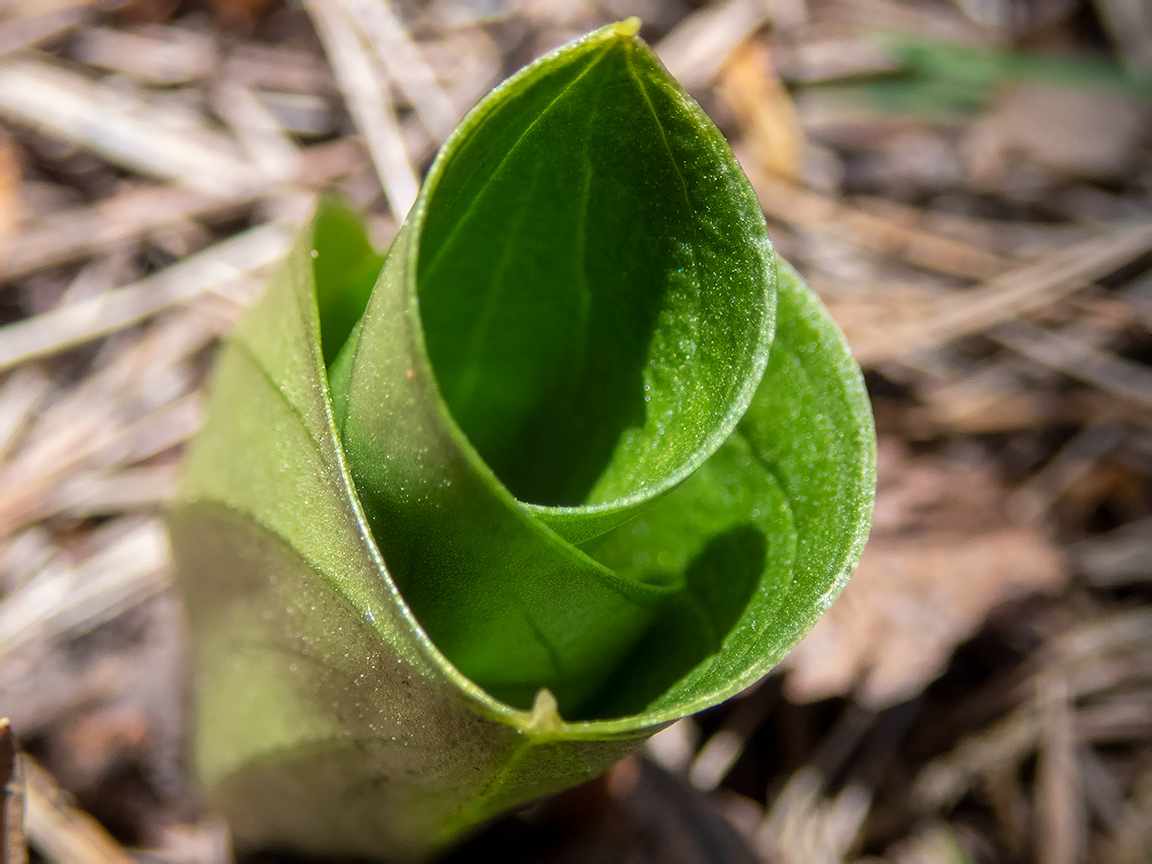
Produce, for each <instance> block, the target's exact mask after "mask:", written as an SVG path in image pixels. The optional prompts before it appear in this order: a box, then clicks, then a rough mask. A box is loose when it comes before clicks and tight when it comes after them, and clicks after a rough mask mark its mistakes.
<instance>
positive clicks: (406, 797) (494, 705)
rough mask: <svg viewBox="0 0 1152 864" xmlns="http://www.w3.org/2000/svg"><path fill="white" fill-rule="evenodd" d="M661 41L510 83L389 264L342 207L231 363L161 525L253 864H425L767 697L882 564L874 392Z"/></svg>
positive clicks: (310, 235)
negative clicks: (865, 572)
mask: <svg viewBox="0 0 1152 864" xmlns="http://www.w3.org/2000/svg"><path fill="white" fill-rule="evenodd" d="M637 27H638V23H637V22H635V21H634V20H632V21H628V22H624V23H621V24H615V25H611V26H608V27H604V28H602V29H600V30H597V31H596V32H594V33H592V34H590V35H588V36H586V37H584V38H582V39H579V40H577V41H575V42H572V43H571V44H569V45H566V46H564V47H562V48H560V49H559V50H557V51H555V52H553V53H552V54H549V55H548V56H546V57H544V58H542V59H540V60H538V61H537V62H535V63H533V64H532V65H530V66H528V67H527V68H526V69H524V70H522V71H521V72H519V73H517V74H516V75H514V76H513V77H512V78H511V79H509V80H508V81H506V82H505V83H504V84H502V85H501V86H499V87H498V88H496V90H494V91H493V92H492V93H490V94H489V95H488V96H487V97H486V98H485V99H484V100H483V101H482V102H481V103H480V104H479V105H478V106H477V107H476V108H475V109H474V110H473V111H472V112H471V113H470V114H469V115H468V116H467V117H466V118H465V119H464V121H463V122H462V123H461V125H460V127H459V129H457V130H456V132H455V133H454V134H453V135H452V137H451V138H450V139H449V140H448V142H447V143H446V144H445V145H444V147H443V149H442V150H441V151H440V154H439V155H438V156H437V158H436V160H435V162H434V164H433V165H432V168H431V170H430V172H429V174H428V177H427V180H426V181H425V184H424V187H423V189H422V191H421V193H420V196H419V199H418V201H417V202H416V205H415V207H414V208H413V210H412V213H411V214H410V215H409V217H408V219H407V221H406V222H405V223H404V225H403V227H402V228H401V229H400V232H399V234H398V235H397V236H396V239H395V241H394V242H393V244H392V247H391V249H390V250H389V252H388V254H387V256H380V255H378V254H377V253H376V252H375V251H374V250H373V249H372V247H371V246H370V245H369V243H368V241H367V239H366V237H365V233H364V229H363V227H362V225H361V223H360V221H359V219H358V218H357V217H356V216H355V215H353V214H352V213H351V212H349V211H348V210H346V209H344V208H343V207H342V206H341V205H340V204H338V203H336V202H335V201H332V200H329V201H325V202H324V203H322V204H321V205H320V208H319V211H318V212H317V214H316V216H315V217H314V219H313V220H312V222H311V224H310V225H309V226H308V227H307V229H306V230H305V231H304V232H303V234H302V236H301V238H300V240H299V242H298V243H297V244H296V246H295V248H294V250H293V251H292V252H291V254H290V255H289V256H288V258H287V260H286V261H285V262H284V264H283V266H281V267H280V268H279V270H278V271H277V273H276V274H275V275H274V277H273V278H272V279H271V281H270V284H269V286H268V289H267V293H266V295H265V297H264V299H263V300H262V301H261V302H260V304H259V305H258V306H256V307H255V308H254V309H253V310H252V311H251V313H250V314H249V315H248V316H247V318H246V320H245V321H244V322H243V323H242V324H241V326H240V327H239V329H238V330H237V331H236V333H235V335H234V337H233V338H232V339H231V341H230V343H229V345H228V346H227V348H226V349H225V350H224V351H223V353H222V355H221V357H220V359H219V362H218V365H217V368H216V372H215V376H214V380H213V384H212V396H211V404H210V411H209V421H208V424H207V426H206V427H205V429H204V431H203V432H202V433H201V434H200V436H199V438H198V439H197V441H196V442H195V444H194V446H193V447H192V450H191V453H190V455H189V458H188V463H187V471H186V476H185V479H184V485H183V489H182V492H181V494H180V497H179V499H178V501H177V502H176V504H175V506H174V507H173V509H172V511H171V514H170V519H169V524H170V529H171V536H172V543H173V548H174V551H175V555H176V559H177V563H178V570H179V578H180V582H181V585H182V588H183V591H184V594H185V597H186V599H187V608H188V613H189V617H190V620H191V626H192V633H193V638H194V648H195V661H196V669H197V675H198V680H197V683H198V716H197V722H196V745H195V751H196V752H195V758H196V762H197V765H198V769H199V772H200V776H201V778H202V779H203V782H204V784H205V786H206V788H207V790H208V792H209V794H210V796H211V799H212V800H213V802H214V803H215V805H216V806H217V807H218V808H219V810H220V811H221V812H222V813H223V814H224V815H225V816H226V817H227V819H228V821H229V823H230V825H231V827H232V831H233V835H234V837H235V839H236V841H237V843H238V844H239V845H240V846H241V847H253V846H271V847H280V848H288V849H294V850H298V851H304V852H312V853H325V854H342V855H357V856H364V857H368V858H373V859H381V858H382V859H390V860H391V859H399V860H410V859H420V858H425V857H428V856H431V855H434V854H436V853H437V852H438V851H440V850H442V849H444V848H446V847H447V846H449V845H450V844H452V843H454V842H456V841H458V840H459V839H460V838H462V837H463V836H464V835H466V834H467V833H468V832H469V831H472V830H474V829H475V828H476V827H477V826H479V825H480V824H482V823H483V822H484V821H485V820H488V819H490V818H491V817H493V816H494V815H497V814H499V813H501V812H503V811H506V810H508V809H509V808H512V807H516V806H518V805H521V804H523V803H525V802H527V801H530V800H533V799H535V798H538V797H540V796H543V795H548V794H550V793H553V792H556V791H558V790H560V789H563V788H565V787H568V786H572V785H574V784H576V783H580V782H581V781H584V780H587V779H589V778H591V777H594V776H595V775H597V774H599V773H600V772H602V771H604V770H605V769H606V768H608V767H609V766H610V765H612V763H613V762H615V761H616V760H618V759H620V758H621V757H623V756H625V755H626V754H628V753H630V752H631V751H633V750H634V749H635V748H636V747H637V746H638V745H639V744H640V743H641V742H643V741H644V739H645V738H646V737H648V736H649V735H651V734H652V733H654V732H656V731H658V730H659V729H661V728H663V727H664V726H666V725H667V724H668V723H670V722H672V721H673V720H676V719H677V718H679V717H684V716H686V715H688V714H691V713H693V712H696V711H700V710H702V709H704V708H707V707H709V706H712V705H716V704H717V703H719V702H721V701H722V700H724V699H727V698H728V697H730V696H732V695H734V694H736V693H738V692H739V691H741V690H743V689H744V688H746V687H748V686H749V685H750V684H752V683H753V682H755V681H756V680H757V679H759V678H760V677H761V676H763V675H764V674H765V673H766V672H767V671H768V670H769V669H770V668H771V667H772V666H773V665H774V664H775V663H777V662H778V661H779V660H780V658H781V657H782V656H783V655H784V654H785V653H786V652H787V651H788V650H789V649H790V648H791V647H792V646H793V645H795V643H796V642H797V641H798V640H799V639H800V638H801V637H802V636H803V635H804V634H805V633H806V632H807V631H808V629H809V628H810V627H811V626H812V624H813V623H814V622H815V620H816V619H817V618H818V617H819V615H820V614H821V612H823V611H824V610H825V609H826V608H827V607H828V605H829V604H830V603H831V602H832V600H833V599H834V598H835V597H836V595H837V593H838V592H839V591H840V589H841V588H842V587H843V586H844V583H845V581H846V580H847V579H848V576H849V574H850V573H851V571H852V569H853V567H854V566H855V564H856V562H857V559H858V557H859V555H860V551H861V548H862V546H863V543H864V539H865V536H866V534H867V530H868V524H869V520H870V516H871V508H872V496H873V488H874V473H875V436H874V432H873V427H872V418H871V414H870V412H869V408H868V402H867V399H866V396H865V392H864V387H863V384H862V381H861V377H860V372H859V369H858V368H857V366H856V364H855V363H854V362H853V361H852V359H851V357H850V355H849V353H848V350H847V348H846V347H845V345H844V342H843V340H842V338H841V336H840V334H839V332H838V331H837V330H836V328H835V326H834V325H833V324H832V322H831V321H830V320H829V318H828V316H827V314H826V313H825V311H824V309H823V308H822V307H821V305H820V304H819V302H818V301H817V300H816V299H815V298H814V297H813V295H812V294H811V293H810V292H809V291H808V289H807V288H806V287H805V286H804V285H803V284H802V283H801V281H800V280H799V278H798V277H797V275H796V274H795V272H793V270H792V269H791V268H790V267H788V266H787V265H786V264H785V263H783V262H781V261H778V260H777V258H776V257H775V255H774V253H773V251H772V247H771V245H770V244H769V241H768V236H767V233H766V229H765V224H764V218H763V215H762V213H761V210H760V206H759V204H758V202H757V200H756V196H755V194H754V193H753V191H752V189H751V187H750V186H749V184H748V181H747V179H746V178H745V177H744V175H743V173H742V172H741V170H740V168H739V166H738V165H737V163H736V161H735V159H734V158H733V156H732V153H731V151H730V150H729V148H728V145H727V144H726V143H725V141H724V138H723V137H722V136H721V134H720V133H719V131H717V129H716V127H715V126H713V124H712V123H711V122H710V121H709V119H708V118H707V117H706V116H705V115H704V113H703V112H702V111H701V110H700V108H699V106H698V105H697V104H696V103H695V102H694V101H693V100H692V99H691V98H689V96H688V95H687V94H686V93H685V92H684V91H683V89H681V87H680V86H679V85H678V84H677V83H676V82H675V81H674V80H673V79H672V78H671V77H670V76H669V75H668V73H667V72H666V71H665V70H664V68H663V67H662V66H661V65H660V63H659V61H658V60H657V59H656V57H655V55H654V54H653V53H652V51H651V50H650V49H649V48H648V47H647V46H646V45H645V44H644V43H643V42H642V41H640V39H639V38H638V37H637V36H636V30H637Z"/></svg>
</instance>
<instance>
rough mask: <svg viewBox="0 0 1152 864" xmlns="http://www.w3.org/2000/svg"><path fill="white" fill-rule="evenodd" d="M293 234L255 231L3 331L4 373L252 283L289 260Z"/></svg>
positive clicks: (0, 363)
mask: <svg viewBox="0 0 1152 864" xmlns="http://www.w3.org/2000/svg"><path fill="white" fill-rule="evenodd" d="M290 235H291V228H290V227H289V226H285V225H279V224H269V225H263V226H261V227H259V228H252V229H250V230H248V231H246V232H244V233H243V234H239V235H237V236H235V237H233V238H231V239H229V240H225V241H223V242H221V243H218V244H216V245H215V246H212V247H211V248H209V249H206V250H204V251H203V252H200V253H198V254H196V255H193V256H191V257H190V258H186V259H184V260H183V261H181V262H179V263H177V264H173V265H172V266H171V267H168V268H167V269H165V270H162V271H160V272H159V273H157V274H156V275H154V276H149V277H147V278H146V279H141V280H140V281H138V282H135V283H133V284H131V285H125V286H124V287H122V288H117V289H114V290H112V291H108V292H106V293H104V294H100V295H97V296H96V297H93V298H91V299H89V300H86V301H82V302H79V303H74V304H72V305H70V306H64V307H60V308H57V309H53V310H52V311H51V312H45V313H44V314H42V315H38V316H35V317H33V318H28V319H26V320H24V321H21V322H19V323H16V324H10V325H8V326H7V327H3V328H0V370H3V369H8V368H10V367H12V366H15V365H17V364H19V363H23V362H25V361H27V360H31V359H34V358H36V357H45V356H47V355H50V354H55V353H57V352H59V351H63V350H64V349H66V348H71V347H72V346H74V345H79V344H80V343H82V342H86V341H88V340H90V339H95V338H96V337H97V336H103V335H105V334H108V333H111V332H113V331H114V330H118V329H120V328H122V327H126V326H127V325H129V324H132V323H134V322H136V321H139V320H140V319H142V318H146V317H148V316H149V315H154V314H155V313H157V312H159V311H160V310H161V309H165V308H167V307H168V306H172V305H173V304H176V303H182V302H186V301H188V300H190V299H192V298H193V297H195V296H197V295H198V294H203V293H204V292H206V291H226V290H227V289H228V287H229V286H231V285H235V284H236V283H242V282H245V281H248V280H251V279H252V278H254V276H255V273H256V272H257V271H258V270H260V269H261V268H264V267H267V266H269V265H271V264H274V263H275V262H276V261H278V260H279V259H280V258H281V257H283V255H284V253H285V252H287V250H288V240H289V237H290Z"/></svg>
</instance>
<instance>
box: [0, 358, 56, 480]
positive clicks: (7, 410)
mask: <svg viewBox="0 0 1152 864" xmlns="http://www.w3.org/2000/svg"><path fill="white" fill-rule="evenodd" d="M51 387H52V385H51V384H50V383H49V381H48V377H47V376H46V375H45V374H44V373H43V372H42V371H41V370H39V369H19V370H17V371H16V372H13V373H12V374H11V375H10V376H9V377H8V378H7V380H5V381H4V383H3V385H0V464H3V463H4V460H5V458H6V457H7V455H8V452H9V450H10V448H11V447H12V445H13V442H14V441H15V440H16V438H17V436H18V435H19V434H20V432H21V430H22V429H23V428H24V426H25V424H26V423H27V422H28V420H29V418H30V417H31V416H32V415H33V414H34V413H35V411H36V409H37V408H38V407H39V406H40V403H41V402H42V401H43V400H44V397H45V396H47V395H48V391H49V390H50V389H51Z"/></svg>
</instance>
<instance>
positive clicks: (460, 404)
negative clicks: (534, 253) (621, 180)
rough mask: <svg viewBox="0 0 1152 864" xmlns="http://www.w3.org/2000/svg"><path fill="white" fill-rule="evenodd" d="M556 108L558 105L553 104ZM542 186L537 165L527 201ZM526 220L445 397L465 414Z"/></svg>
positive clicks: (495, 276)
mask: <svg viewBox="0 0 1152 864" xmlns="http://www.w3.org/2000/svg"><path fill="white" fill-rule="evenodd" d="M553 104H555V103H554V102H553ZM491 182H492V181H491V179H490V180H489V181H488V183H487V184H485V188H488V187H489V186H490V185H491ZM539 185H540V166H539V165H537V166H536V170H535V171H534V172H533V174H532V182H531V183H529V184H528V193H527V194H526V196H525V197H527V198H531V196H532V193H533V192H535V191H536V187H537V186H539ZM526 218H528V208H527V207H524V208H521V210H520V212H519V213H517V214H516V222H515V226H514V227H513V228H512V230H511V231H510V232H509V238H508V240H509V242H508V243H507V244H506V245H505V246H504V250H503V253H502V254H501V256H500V261H499V263H498V264H497V265H496V268H495V269H494V270H493V272H492V276H491V278H490V279H489V280H488V285H489V286H490V287H489V290H488V293H487V295H486V296H485V300H484V309H483V310H482V311H481V313H480V318H479V319H478V320H477V322H476V326H475V327H473V328H472V331H471V333H469V334H468V354H467V356H468V361H467V363H466V364H464V373H463V374H462V375H460V376H459V378H457V380H456V381H455V382H454V386H453V393H452V398H447V394H445V399H446V401H447V402H448V404H449V405H455V406H456V410H458V411H464V409H466V408H467V407H468V406H469V405H470V404H471V403H472V401H473V399H474V398H475V396H476V385H477V384H478V383H479V380H480V373H481V366H480V363H479V362H478V360H479V359H480V352H481V348H482V345H483V343H484V342H486V341H487V339H488V335H489V331H491V329H492V321H493V319H494V318H495V317H496V305H497V303H499V302H500V298H501V297H502V296H503V294H504V287H505V285H506V284H507V281H506V277H507V275H508V268H509V267H510V266H511V265H512V260H513V257H514V256H515V254H516V244H515V243H514V242H512V241H513V239H514V238H515V237H516V235H517V233H519V231H520V230H521V229H522V228H523V227H524V220H525V219H526ZM441 248H443V247H441ZM441 386H443V385H441Z"/></svg>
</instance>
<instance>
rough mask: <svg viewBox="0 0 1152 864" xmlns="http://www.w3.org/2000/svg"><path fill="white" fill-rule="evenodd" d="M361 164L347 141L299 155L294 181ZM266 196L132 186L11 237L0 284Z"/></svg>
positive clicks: (323, 179) (1, 261) (255, 189)
mask: <svg viewBox="0 0 1152 864" xmlns="http://www.w3.org/2000/svg"><path fill="white" fill-rule="evenodd" d="M283 152H287V151H286V150H285V151H283ZM366 160H367V157H366V155H365V153H364V151H363V148H362V147H361V146H360V144H359V143H358V142H356V141H354V140H352V139H350V138H342V139H339V140H337V141H333V142H331V143H326V144H318V145H316V146H313V147H309V148H306V149H304V150H303V151H301V152H300V156H299V165H298V169H299V170H298V174H297V177H296V179H297V180H298V181H299V182H300V183H301V184H302V185H304V186H307V187H314V186H320V185H323V184H325V183H328V182H330V181H331V180H333V179H335V178H337V177H340V176H343V175H346V174H349V173H352V172H353V171H357V170H359V169H360V168H362V167H363V166H364V165H365V164H366ZM274 179H275V178H274ZM279 179H284V178H283V177H280V178H279ZM269 191H271V189H269V188H267V187H260V186H256V185H251V184H249V185H246V186H243V187H240V188H236V189H233V190H230V192H229V193H228V194H227V195H209V194H206V193H204V192H199V191H197V190H195V189H187V188H184V187H181V186H143V185H141V186H131V187H129V188H128V189H126V190H125V191H123V192H119V193H117V194H116V195H114V196H112V197H110V198H106V199H104V200H102V201H98V202H97V203H95V204H91V205H88V206H85V207H77V208H74V209H71V210H66V211H64V212H61V213H55V214H53V215H52V217H51V219H50V220H46V221H45V222H44V223H43V224H37V225H34V226H33V227H30V228H28V229H26V230H25V231H24V232H23V233H21V234H19V235H18V236H17V237H16V238H15V241H14V242H13V243H12V244H11V248H10V249H9V250H8V254H7V255H6V256H0V279H11V278H14V277H17V276H22V275H25V274H27V273H31V272H33V271H35V270H39V269H41V268H43V267H50V266H52V265H55V264H62V263H65V262H67V261H72V260H74V259H76V258H83V257H85V256H88V255H93V254H96V253H98V252H101V251H104V250H107V249H110V248H113V247H116V246H118V245H120V244H123V243H124V242H125V241H128V240H131V239H132V238H135V237H139V236H141V235H148V234H152V233H155V232H159V231H163V230H165V229H167V228H170V227H172V226H177V225H182V224H186V223H187V222H188V221H189V220H195V219H202V218H205V217H213V218H220V217H226V216H229V215H233V214H235V213H237V212H238V211H239V210H240V208H242V207H243V206H244V205H246V204H248V203H249V202H250V201H251V200H252V199H253V198H255V197H257V196H258V195H262V194H264V193H266V192H269Z"/></svg>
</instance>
